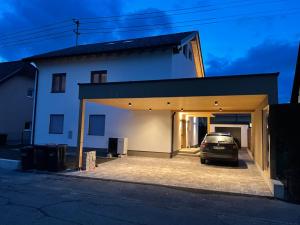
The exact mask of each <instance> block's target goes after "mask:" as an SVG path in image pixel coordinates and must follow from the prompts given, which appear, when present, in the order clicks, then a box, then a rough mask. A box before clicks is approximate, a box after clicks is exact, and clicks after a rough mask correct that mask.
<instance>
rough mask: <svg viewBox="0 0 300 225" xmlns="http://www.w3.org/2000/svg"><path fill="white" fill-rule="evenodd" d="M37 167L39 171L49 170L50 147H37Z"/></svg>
mask: <svg viewBox="0 0 300 225" xmlns="http://www.w3.org/2000/svg"><path fill="white" fill-rule="evenodd" d="M35 166H36V169H37V170H47V168H48V146H46V145H37V146H35Z"/></svg>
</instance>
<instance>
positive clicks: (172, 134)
mask: <svg viewBox="0 0 300 225" xmlns="http://www.w3.org/2000/svg"><path fill="white" fill-rule="evenodd" d="M175 115H176V112H173V113H172V130H171V154H170V158H173V152H174V150H173V148H174V118H175Z"/></svg>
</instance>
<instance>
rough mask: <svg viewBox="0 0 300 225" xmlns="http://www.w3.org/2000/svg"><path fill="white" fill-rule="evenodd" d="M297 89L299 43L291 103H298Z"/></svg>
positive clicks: (299, 65)
mask: <svg viewBox="0 0 300 225" xmlns="http://www.w3.org/2000/svg"><path fill="white" fill-rule="evenodd" d="M299 89H300V44H299V50H298V58H297V64H296V70H295V78H294V84H293V90H292V96H291V103H298V95H299Z"/></svg>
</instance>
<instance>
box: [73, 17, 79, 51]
mask: <svg viewBox="0 0 300 225" xmlns="http://www.w3.org/2000/svg"><path fill="white" fill-rule="evenodd" d="M73 22H74V24H75V25H76V29H74V30H73V32H74V33H75V35H76V46H77V45H78V38H79V35H80V33H79V25H80V22H79V20H78V19H73Z"/></svg>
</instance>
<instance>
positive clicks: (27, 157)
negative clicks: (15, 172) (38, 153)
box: [20, 146, 35, 170]
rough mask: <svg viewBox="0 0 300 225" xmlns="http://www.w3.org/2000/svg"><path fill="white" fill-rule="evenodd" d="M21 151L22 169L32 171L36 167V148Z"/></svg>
mask: <svg viewBox="0 0 300 225" xmlns="http://www.w3.org/2000/svg"><path fill="white" fill-rule="evenodd" d="M20 151H21V169H22V170H32V169H34V168H35V166H34V147H33V146H25V147H22V148H21V149H20Z"/></svg>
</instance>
